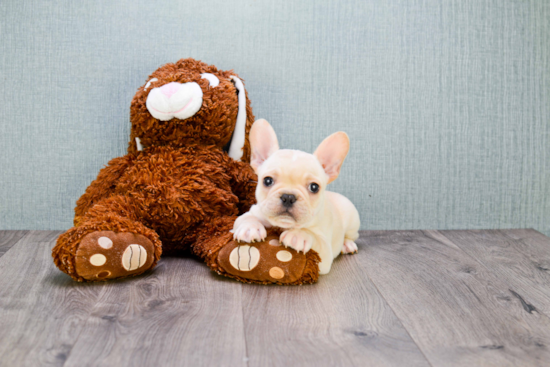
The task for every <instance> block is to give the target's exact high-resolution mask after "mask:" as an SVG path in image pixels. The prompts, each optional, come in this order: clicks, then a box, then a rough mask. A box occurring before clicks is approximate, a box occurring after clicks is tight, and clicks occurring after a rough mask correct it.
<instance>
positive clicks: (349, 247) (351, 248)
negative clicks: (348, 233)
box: [342, 239, 358, 254]
mask: <svg viewBox="0 0 550 367" xmlns="http://www.w3.org/2000/svg"><path fill="white" fill-rule="evenodd" d="M357 251H358V249H357V245H356V244H355V242H353V241H352V240H348V239H345V240H344V247H343V248H342V253H343V254H356V253H357Z"/></svg>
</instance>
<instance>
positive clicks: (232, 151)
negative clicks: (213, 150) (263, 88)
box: [228, 75, 246, 161]
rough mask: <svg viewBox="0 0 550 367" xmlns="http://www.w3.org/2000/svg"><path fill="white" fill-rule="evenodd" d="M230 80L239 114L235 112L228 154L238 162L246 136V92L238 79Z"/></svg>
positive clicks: (234, 77) (232, 78) (232, 77)
mask: <svg viewBox="0 0 550 367" xmlns="http://www.w3.org/2000/svg"><path fill="white" fill-rule="evenodd" d="M231 80H233V82H234V83H235V87H236V88H237V90H238V91H239V97H238V98H239V112H237V122H236V123H235V130H234V131H233V137H232V138H231V144H230V145H229V151H228V154H229V156H230V157H231V158H233V159H234V160H236V161H238V160H240V159H241V158H242V156H243V147H244V141H245V135H246V92H245V90H244V85H243V82H242V81H241V80H240V79H239V78H237V77H236V76H234V75H232V76H231Z"/></svg>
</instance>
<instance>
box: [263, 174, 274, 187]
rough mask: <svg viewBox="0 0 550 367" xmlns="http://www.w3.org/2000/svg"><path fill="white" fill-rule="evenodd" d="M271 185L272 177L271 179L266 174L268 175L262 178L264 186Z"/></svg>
mask: <svg viewBox="0 0 550 367" xmlns="http://www.w3.org/2000/svg"><path fill="white" fill-rule="evenodd" d="M271 185H273V179H272V178H271V177H269V176H268V177H265V178H264V186H265V187H269V186H271Z"/></svg>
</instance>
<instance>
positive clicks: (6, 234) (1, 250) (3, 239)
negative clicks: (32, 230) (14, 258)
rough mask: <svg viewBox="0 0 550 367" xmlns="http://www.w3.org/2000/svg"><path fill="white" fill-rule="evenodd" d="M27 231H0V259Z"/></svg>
mask: <svg viewBox="0 0 550 367" xmlns="http://www.w3.org/2000/svg"><path fill="white" fill-rule="evenodd" d="M28 232H29V231H0V257H2V255H4V254H5V253H6V252H8V250H9V249H10V248H11V247H12V246H13V245H15V244H16V243H17V241H19V240H20V239H21V238H23V236H24V235H26V234H27V233H28Z"/></svg>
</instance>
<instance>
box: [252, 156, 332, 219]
mask: <svg viewBox="0 0 550 367" xmlns="http://www.w3.org/2000/svg"><path fill="white" fill-rule="evenodd" d="M257 174H258V186H256V200H257V202H258V204H257V205H258V207H259V208H260V210H261V211H262V213H263V214H264V216H265V217H266V218H267V219H268V220H269V222H270V223H271V224H272V225H274V226H277V227H281V228H299V227H305V226H307V224H308V222H310V221H311V220H312V218H313V217H315V215H316V213H317V211H318V209H319V204H320V203H322V202H323V200H322V198H323V197H324V190H325V187H326V185H327V181H328V176H327V174H326V173H325V171H324V170H323V167H322V166H321V163H319V161H318V160H317V158H315V156H313V155H312V154H308V153H305V152H301V151H298V150H287V149H283V150H279V151H277V152H276V153H274V154H273V155H271V156H270V157H269V158H268V159H267V160H266V161H265V162H264V163H263V164H262V165H261V166H260V167H259V169H258V170H257Z"/></svg>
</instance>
